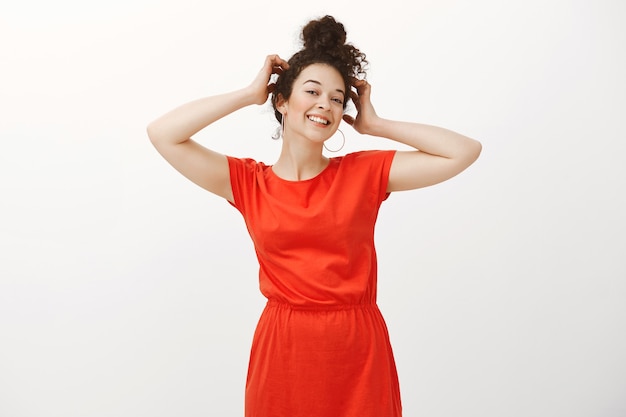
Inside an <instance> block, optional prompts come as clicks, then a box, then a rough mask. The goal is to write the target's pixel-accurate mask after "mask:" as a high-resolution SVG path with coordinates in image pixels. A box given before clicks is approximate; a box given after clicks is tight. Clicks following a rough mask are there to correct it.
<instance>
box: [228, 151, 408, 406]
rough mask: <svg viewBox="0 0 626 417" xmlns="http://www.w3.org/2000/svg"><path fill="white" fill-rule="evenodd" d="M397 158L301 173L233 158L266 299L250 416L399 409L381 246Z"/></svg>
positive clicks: (350, 160)
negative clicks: (379, 300) (378, 230)
mask: <svg viewBox="0 0 626 417" xmlns="http://www.w3.org/2000/svg"><path fill="white" fill-rule="evenodd" d="M393 156H394V151H364V152H356V153H352V154H348V155H345V156H343V157H337V158H331V160H330V163H329V165H328V167H327V168H326V169H324V171H322V172H321V173H320V174H319V175H317V176H316V177H314V178H311V179H309V180H304V181H287V180H283V179H281V178H279V177H278V176H276V175H275V174H274V173H273V171H272V169H271V167H270V166H267V165H265V164H263V163H257V162H255V161H253V160H251V159H237V158H232V157H229V158H228V162H229V168H230V177H231V184H232V189H233V195H234V206H235V207H236V208H237V209H238V210H239V211H240V212H241V213H242V215H243V217H244V219H245V222H246V226H247V228H248V231H249V233H250V236H251V237H252V240H253V242H254V245H255V250H256V253H257V257H258V260H259V266H260V268H259V282H260V289H261V292H262V293H263V295H265V296H266V297H267V298H268V303H267V306H266V307H265V309H264V311H263V313H262V315H261V318H260V320H259V324H258V325H257V329H256V331H255V335H254V340H253V343H252V350H251V355H250V364H249V369H248V378H247V383H246V412H245V415H246V417H399V416H401V404H400V391H399V387H398V377H397V373H396V367H395V363H394V359H393V353H392V350H391V345H390V344H389V337H388V333H387V327H386V325H385V322H384V320H383V317H382V315H381V313H380V311H379V310H378V307H377V306H376V280H377V274H376V272H377V269H376V252H375V249H374V225H375V222H376V217H377V215H378V209H379V207H380V204H381V203H382V201H383V200H385V199H386V198H387V195H388V194H387V193H386V188H387V182H388V176H389V168H390V166H391V161H392V159H393Z"/></svg>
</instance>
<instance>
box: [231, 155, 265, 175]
mask: <svg viewBox="0 0 626 417" xmlns="http://www.w3.org/2000/svg"><path fill="white" fill-rule="evenodd" d="M226 159H227V160H228V167H229V169H230V172H231V173H233V172H239V173H244V172H258V171H265V170H266V169H267V168H268V165H266V164H265V163H263V162H259V161H257V160H255V159H252V158H237V157H234V156H229V155H227V156H226Z"/></svg>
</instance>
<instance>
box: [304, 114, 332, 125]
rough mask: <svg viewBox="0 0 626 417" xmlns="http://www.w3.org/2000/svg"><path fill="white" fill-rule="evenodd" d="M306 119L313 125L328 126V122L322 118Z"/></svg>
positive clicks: (312, 117)
mask: <svg viewBox="0 0 626 417" xmlns="http://www.w3.org/2000/svg"><path fill="white" fill-rule="evenodd" d="M308 119H309V120H310V121H312V122H315V123H320V124H323V125H328V124H330V122H329V121H328V120H326V119H323V118H321V117H318V116H308Z"/></svg>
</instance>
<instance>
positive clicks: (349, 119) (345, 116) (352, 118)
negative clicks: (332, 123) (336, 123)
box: [343, 114, 354, 126]
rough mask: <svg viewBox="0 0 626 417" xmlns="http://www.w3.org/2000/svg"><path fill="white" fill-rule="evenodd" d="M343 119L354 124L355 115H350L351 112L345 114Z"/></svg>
mask: <svg viewBox="0 0 626 417" xmlns="http://www.w3.org/2000/svg"><path fill="white" fill-rule="evenodd" d="M343 121H344V122H346V123H347V124H349V125H350V126H352V125H354V117H352V116H350V115H349V114H344V115H343Z"/></svg>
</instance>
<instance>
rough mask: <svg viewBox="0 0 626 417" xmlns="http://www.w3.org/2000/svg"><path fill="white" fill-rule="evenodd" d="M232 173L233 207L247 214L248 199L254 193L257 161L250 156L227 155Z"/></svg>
mask: <svg viewBox="0 0 626 417" xmlns="http://www.w3.org/2000/svg"><path fill="white" fill-rule="evenodd" d="M226 158H227V159H228V169H229V173H230V186H231V188H232V191H233V200H234V202H232V203H231V202H229V203H230V204H231V205H232V206H233V207H235V208H236V209H237V210H239V211H240V212H241V214H244V215H245V212H246V206H247V199H248V198H249V196H250V195H252V193H253V189H254V186H255V183H256V181H255V179H256V171H257V166H258V164H257V162H256V161H255V160H253V159H250V158H235V157H232V156H227V157H226Z"/></svg>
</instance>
